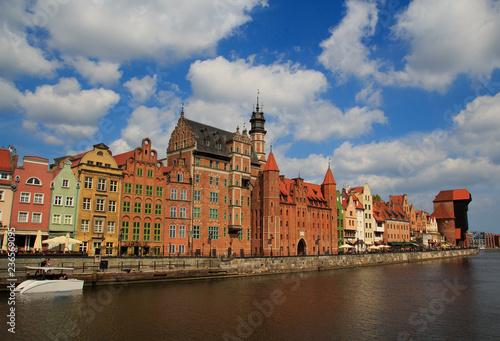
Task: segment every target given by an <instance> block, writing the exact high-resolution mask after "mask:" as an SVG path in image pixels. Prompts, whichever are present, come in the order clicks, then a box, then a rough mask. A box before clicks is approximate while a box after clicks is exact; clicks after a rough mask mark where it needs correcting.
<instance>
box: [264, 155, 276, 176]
mask: <svg viewBox="0 0 500 341" xmlns="http://www.w3.org/2000/svg"><path fill="white" fill-rule="evenodd" d="M264 171H276V172H279V171H280V169H279V168H278V165H277V164H276V160H275V159H274V155H273V153H272V152H271V153H269V157H268V158H267V162H266V165H265V166H264Z"/></svg>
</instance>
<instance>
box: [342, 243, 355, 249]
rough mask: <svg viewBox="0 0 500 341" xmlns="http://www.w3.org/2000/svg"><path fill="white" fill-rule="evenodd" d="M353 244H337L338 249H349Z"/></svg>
mask: <svg viewBox="0 0 500 341" xmlns="http://www.w3.org/2000/svg"><path fill="white" fill-rule="evenodd" d="M353 247H354V246H352V245H349V244H344V245H342V246H339V249H350V248H353Z"/></svg>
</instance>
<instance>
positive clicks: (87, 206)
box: [82, 198, 90, 210]
mask: <svg viewBox="0 0 500 341" xmlns="http://www.w3.org/2000/svg"><path fill="white" fill-rule="evenodd" d="M82 209H84V210H90V198H83V202H82Z"/></svg>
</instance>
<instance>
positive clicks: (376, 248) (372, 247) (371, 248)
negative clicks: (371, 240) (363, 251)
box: [368, 245, 378, 250]
mask: <svg viewBox="0 0 500 341" xmlns="http://www.w3.org/2000/svg"><path fill="white" fill-rule="evenodd" d="M368 250H378V247H377V246H373V245H372V246H370V247H369V248H368Z"/></svg>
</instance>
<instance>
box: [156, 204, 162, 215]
mask: <svg viewBox="0 0 500 341" xmlns="http://www.w3.org/2000/svg"><path fill="white" fill-rule="evenodd" d="M161 211H162V207H161V204H155V214H156V215H161Z"/></svg>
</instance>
